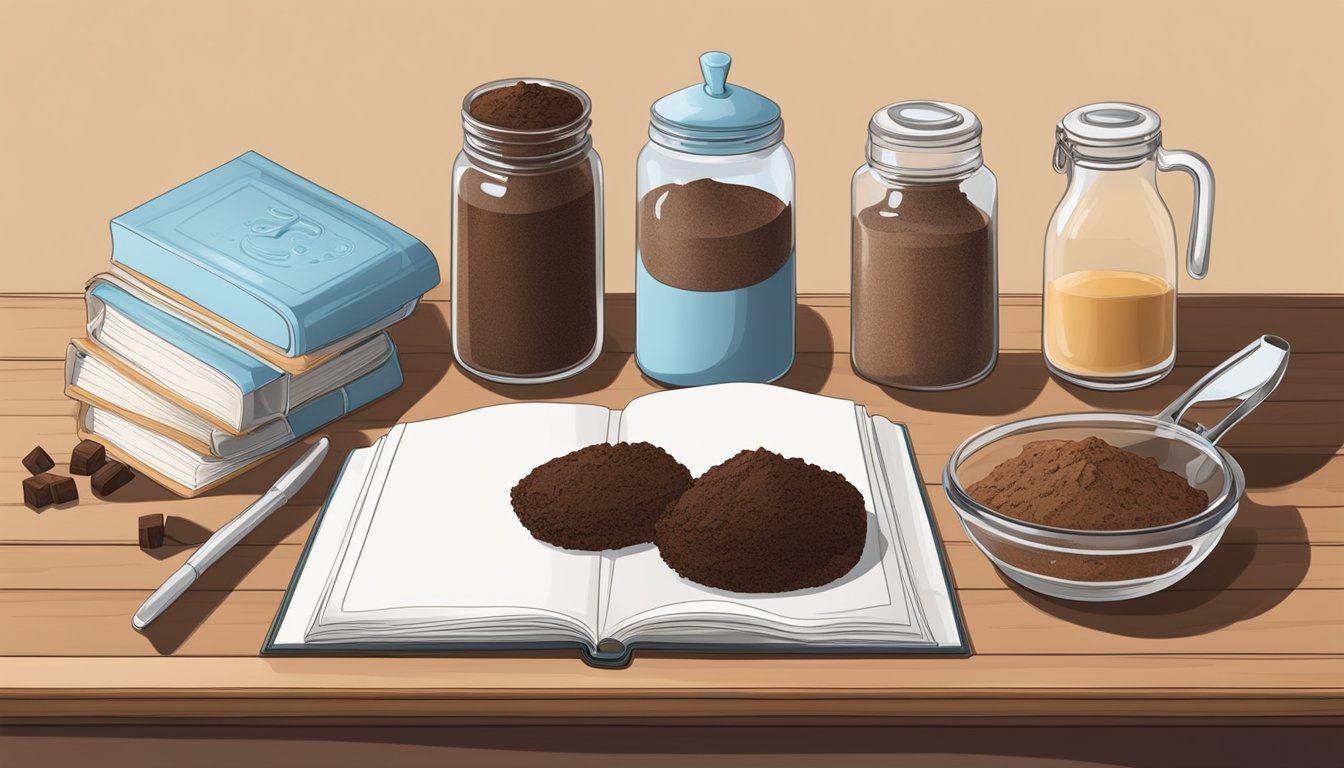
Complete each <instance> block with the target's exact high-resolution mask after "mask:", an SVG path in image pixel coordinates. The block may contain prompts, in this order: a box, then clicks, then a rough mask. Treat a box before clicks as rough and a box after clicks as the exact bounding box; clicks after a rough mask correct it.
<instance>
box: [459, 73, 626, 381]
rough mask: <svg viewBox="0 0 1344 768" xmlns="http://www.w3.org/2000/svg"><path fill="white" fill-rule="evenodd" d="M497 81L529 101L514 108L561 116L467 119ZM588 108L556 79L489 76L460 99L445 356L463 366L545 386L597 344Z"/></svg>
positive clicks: (597, 178) (586, 362)
mask: <svg viewBox="0 0 1344 768" xmlns="http://www.w3.org/2000/svg"><path fill="white" fill-rule="evenodd" d="M538 86H540V87H541V88H545V89H553V91H559V92H560V94H557V93H555V92H553V91H538V90H536V88H537V87H538ZM525 88H530V89H532V90H531V91H530V92H529V91H524V90H522V89H525ZM501 89H519V98H520V99H533V98H535V99H536V101H534V102H523V103H522V104H521V106H519V107H518V109H516V110H515V112H514V114H524V115H526V116H527V117H529V119H532V120H534V121H535V120H537V119H538V118H537V117H536V116H537V114H539V113H540V114H542V118H541V119H542V120H543V121H544V120H545V113H544V109H549V108H551V107H553V106H554V105H555V104H559V105H560V108H559V109H558V110H557V115H558V118H557V119H558V120H561V121H562V122H559V123H558V124H555V125H546V126H544V127H526V128H518V127H502V126H500V125H492V124H490V123H487V122H485V121H484V120H482V119H478V118H477V117H473V115H472V105H473V104H475V103H476V102H477V99H478V98H480V97H482V96H483V95H486V94H491V93H492V92H500V91H501ZM529 93H530V95H529ZM563 94H569V96H564V95H563ZM510 95H511V94H508V93H505V94H504V95H503V96H502V97H499V98H501V99H502V98H507V97H509V96H510ZM492 98H493V97H492ZM571 98H577V99H578V104H577V105H573V102H572V101H570V99H571ZM546 100H549V101H546ZM537 102H543V103H542V104H541V106H537ZM567 105H572V109H570V110H569V111H568V112H566V111H565V107H566V106H567ZM507 106H508V105H507V104H506V105H505V108H507ZM529 109H530V110H531V111H530V112H529ZM591 111H592V105H591V102H590V101H589V99H588V96H587V94H585V93H584V92H583V91H581V90H579V89H578V88H575V87H574V86H572V85H569V84H567V83H561V82H558V81H555V80H522V81H517V80H499V81H496V82H491V83H486V84H485V85H482V86H480V87H478V88H476V89H475V90H473V91H471V92H470V93H468V94H467V96H466V98H465V99H464V100H463V103H462V131H463V147H462V152H461V153H460V154H459V155H458V156H457V161H456V162H455V163H454V165H453V223H454V230H455V232H454V238H453V256H452V274H453V285H452V314H453V317H452V339H453V357H454V358H456V360H457V362H458V364H459V365H461V366H462V367H463V368H464V369H466V370H467V371H468V372H470V373H471V374H473V375H476V376H479V377H481V378H483V379H488V380H490V381H496V382H501V383H506V384H527V383H545V382H550V381H556V380H559V379H563V378H566V377H569V376H573V375H575V374H577V373H579V372H580V371H583V370H584V369H586V368H588V366H590V365H592V364H593V362H594V361H595V360H597V357H598V355H600V354H601V352H602V294H603V268H602V162H601V160H600V159H599V158H598V156H597V152H596V150H594V149H593V145H592V138H591V137H590V136H589V134H588V129H589V126H590V125H591V119H590V115H591ZM575 113H577V116H574V114H575Z"/></svg>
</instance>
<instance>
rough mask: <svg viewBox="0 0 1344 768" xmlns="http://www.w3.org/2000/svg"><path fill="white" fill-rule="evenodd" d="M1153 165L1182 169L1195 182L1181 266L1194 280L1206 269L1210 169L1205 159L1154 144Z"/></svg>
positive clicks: (1210, 212)
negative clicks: (1188, 237)
mask: <svg viewBox="0 0 1344 768" xmlns="http://www.w3.org/2000/svg"><path fill="white" fill-rule="evenodd" d="M1157 167H1158V170H1162V171H1185V172H1186V173H1188V174H1190V179H1191V180H1192V181H1193V182H1194V183H1195V210H1194V212H1193V213H1192V214H1191V217H1190V243H1189V246H1188V248H1187V251H1186V260H1185V269H1186V271H1187V272H1189V273H1190V276H1191V277H1193V278H1194V279H1196V280H1202V279H1204V276H1205V275H1207V274H1208V273H1209V238H1210V237H1212V235H1213V169H1212V168H1210V167H1209V164H1208V162H1207V161H1206V160H1205V159H1204V158H1202V157H1200V156H1199V155H1197V154H1195V153H1194V152H1187V151H1185V150H1183V149H1164V148H1163V147H1158V148H1157Z"/></svg>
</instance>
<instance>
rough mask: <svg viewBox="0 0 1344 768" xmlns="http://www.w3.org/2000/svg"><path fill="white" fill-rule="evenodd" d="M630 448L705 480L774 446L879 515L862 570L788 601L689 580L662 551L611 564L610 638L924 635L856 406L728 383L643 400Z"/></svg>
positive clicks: (628, 420) (628, 424) (629, 426)
mask: <svg viewBox="0 0 1344 768" xmlns="http://www.w3.org/2000/svg"><path fill="white" fill-rule="evenodd" d="M620 437H621V440H623V441H625V442H638V441H648V442H650V443H653V444H655V445H659V446H662V447H663V448H664V449H666V450H667V451H668V452H669V453H671V454H672V455H673V456H674V457H675V458H676V459H677V460H678V461H680V462H681V463H683V464H685V465H686V466H687V468H689V469H690V470H691V473H692V474H694V475H696V476H697V477H698V476H699V475H701V474H702V473H704V472H705V470H707V469H709V468H710V467H712V466H715V465H717V464H720V463H722V462H724V461H725V460H727V459H729V458H731V457H732V456H734V455H736V454H737V453H738V452H739V451H742V450H749V449H755V448H766V449H769V450H771V451H775V452H776V453H779V454H782V455H784V456H786V457H798V458H802V459H804V460H806V461H808V462H811V463H813V464H816V465H817V466H820V467H822V468H823V469H829V470H832V471H834V472H839V473H840V474H842V475H843V476H844V477H845V478H846V479H847V480H848V481H849V482H850V483H852V484H853V485H854V487H855V488H857V489H858V490H859V491H860V492H861V493H862V494H863V498H864V504H865V507H866V509H867V510H868V512H869V526H868V544H867V547H866V549H865V551H864V554H863V556H862V558H861V559H860V562H859V564H858V565H857V566H855V568H854V570H852V571H851V572H850V573H849V574H847V575H846V576H844V577H842V578H841V579H839V580H837V581H836V582H833V583H832V584H830V585H827V586H824V587H820V588H816V589H809V590H800V591H797V592H791V593H785V594H780V595H743V594H739V593H732V592H726V591H721V590H716V589H711V588H708V587H704V586H701V585H698V584H695V583H693V582H691V581H688V580H686V579H683V578H681V577H680V576H678V575H677V573H676V572H675V571H673V570H672V569H671V568H669V567H668V566H667V565H666V564H665V563H664V562H663V560H662V558H661V557H660V556H659V554H658V551H657V550H656V549H654V548H648V549H644V550H639V551H632V552H628V553H623V554H621V555H620V556H619V557H614V558H610V559H609V560H608V562H607V569H608V575H607V576H605V577H604V582H605V581H608V580H609V581H610V591H609V593H608V595H607V600H606V604H605V606H604V609H603V623H602V625H601V628H602V629H603V633H602V634H603V635H604V636H606V637H614V638H617V639H628V637H629V636H630V635H633V634H637V629H638V628H639V627H640V625H650V624H654V623H657V622H658V621H659V620H661V619H664V618H666V619H667V623H668V624H671V623H673V622H678V623H684V625H685V626H686V627H688V628H689V627H690V626H692V625H694V624H695V623H696V622H697V621H705V620H707V621H710V622H711V623H715V624H718V625H742V626H750V625H758V626H759V625H760V624H761V623H762V622H765V623H769V624H774V625H777V626H783V627H794V628H798V630H799V631H800V632H804V633H805V632H806V630H807V629H808V628H813V630H814V631H825V630H826V629H827V628H830V629H832V630H836V629H841V630H843V629H844V628H846V627H847V626H848V627H850V628H851V629H852V628H857V627H859V626H873V625H880V626H882V627H885V628H887V629H889V630H895V631H898V632H899V631H900V628H902V627H904V628H906V632H908V633H909V634H911V635H916V636H917V635H919V634H920V629H918V626H917V622H916V621H914V620H913V619H912V616H911V610H910V605H909V601H908V598H907V591H908V590H907V588H906V586H905V584H904V582H903V579H902V575H901V571H902V569H901V568H899V567H895V565H896V564H897V563H898V562H899V561H898V560H897V559H896V558H895V557H894V552H891V551H889V550H892V549H894V548H898V547H899V542H898V541H896V540H895V539H894V538H893V536H894V532H893V531H890V530H888V528H889V525H888V522H887V521H886V520H884V518H886V517H887V516H886V514H885V513H884V510H882V509H880V508H879V507H878V505H877V504H876V503H875V500H874V499H875V494H874V493H873V490H872V488H871V486H870V482H869V474H868V468H867V464H866V462H865V458H864V451H863V442H862V436H861V433H860V431H859V421H858V417H857V414H856V409H855V406H854V404H853V403H852V402H850V401H848V400H837V399H833V398H826V397H819V396H816V395H808V394H805V393H800V392H794V391H792V390H788V389H784V388H781V387H771V386H766V385H758V384H723V385H717V386H709V387H698V388H694V389H684V390H677V391H673V392H663V393H658V394H656V395H651V396H647V397H642V398H638V399H636V400H635V401H633V402H632V403H630V405H629V406H628V407H627V408H626V409H625V411H624V413H623V414H622V417H621V429H620Z"/></svg>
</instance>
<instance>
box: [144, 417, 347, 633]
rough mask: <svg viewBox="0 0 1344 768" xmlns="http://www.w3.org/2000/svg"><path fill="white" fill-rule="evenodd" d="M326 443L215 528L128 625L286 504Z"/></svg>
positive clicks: (169, 600) (149, 614)
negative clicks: (246, 506)
mask: <svg viewBox="0 0 1344 768" xmlns="http://www.w3.org/2000/svg"><path fill="white" fill-rule="evenodd" d="M328 445H329V441H328V440H327V438H326V437H323V438H322V439H321V440H318V441H317V442H316V443H314V444H313V446H312V447H311V448H309V449H308V450H307V451H305V452H304V454H303V455H302V456H300V457H299V460H298V461H296V462H294V466H292V467H290V468H289V470H288V471H287V472H285V474H283V475H281V476H280V479H279V480H276V481H275V484H274V485H272V486H271V488H270V490H268V491H266V493H264V494H262V496H261V498H259V499H257V500H256V501H255V502H253V503H252V504H251V505H249V506H248V508H247V509H244V510H243V511H242V512H239V513H238V516H237V517H235V518H233V519H232V520H230V521H229V522H227V523H225V524H224V525H223V526H222V527H221V528H220V529H219V530H218V531H215V533H214V535H213V536H211V537H210V538H209V539H207V540H206V542H205V543H204V544H202V545H201V546H200V547H199V548H198V549H197V550H196V551H195V552H194V553H193V554H192V555H191V557H189V558H187V562H186V563H184V564H183V565H182V567H181V568H178V569H177V571H176V572H174V573H173V575H172V576H169V577H168V580H167V581H165V582H164V583H163V586H161V587H159V588H158V589H156V590H154V594H152V595H150V596H149V598H148V599H146V600H145V603H144V605H141V606H140V610H138V611H136V612H135V616H134V617H132V618H131V626H133V627H135V628H136V629H137V630H141V629H144V628H145V627H147V626H149V623H150V622H151V621H153V620H155V619H157V618H158V617H159V614H161V613H163V612H164V610H165V609H167V608H168V606H170V605H172V604H173V601H174V600H176V599H177V598H179V597H181V596H182V593H183V592H186V591H187V588H188V587H190V586H191V585H192V584H194V583H195V582H196V579H199V578H200V577H201V574H202V573H204V572H205V569H206V568H209V567H210V566H211V565H213V564H214V562H215V561H216V560H218V559H219V558H221V557H223V556H224V553H225V552H228V551H229V550H230V549H233V545H235V544H237V543H238V542H239V541H242V539H243V537H244V536H246V535H247V534H249V533H251V532H252V529H253V528H256V527H257V526H258V525H259V524H260V523H261V521H263V520H265V519H266V518H267V517H270V515H271V513H272V512H274V511H275V510H277V509H279V508H281V507H283V506H285V505H286V504H288V503H289V500H290V499H292V498H294V494H296V493H298V491H299V489H301V488H303V486H304V484H305V483H307V482H308V478H310V477H312V476H313V473H314V472H316V471H317V468H318V466H319V465H321V464H322V459H324V458H326V455H327V446H328Z"/></svg>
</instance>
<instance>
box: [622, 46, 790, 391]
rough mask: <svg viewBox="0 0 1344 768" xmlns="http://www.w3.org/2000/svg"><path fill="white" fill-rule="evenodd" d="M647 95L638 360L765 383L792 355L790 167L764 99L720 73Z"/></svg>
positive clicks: (683, 379) (656, 372)
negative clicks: (654, 96) (660, 95)
mask: <svg viewBox="0 0 1344 768" xmlns="http://www.w3.org/2000/svg"><path fill="white" fill-rule="evenodd" d="M731 63H732V60H731V58H730V57H729V56H728V55H727V54H726V53H720V52H717V51H716V52H710V53H706V54H704V55H703V56H701V57H700V68H701V72H702V74H703V76H704V83H703V84H697V85H693V86H690V87H688V88H684V89H682V90H680V91H677V92H675V93H672V94H669V95H667V96H664V97H663V98H661V99H659V100H658V101H656V102H654V104H653V107H652V109H651V117H650V121H649V143H648V144H646V145H645V147H644V150H643V151H642V152H641V153H640V155H639V161H638V178H637V201H638V202H637V205H638V209H639V211H638V220H637V231H638V236H637V240H638V251H637V255H636V265H635V270H636V278H635V288H636V302H635V307H636V323H635V358H636V361H637V362H638V363H639V367H640V369H641V370H643V371H644V373H645V374H647V375H648V376H649V377H651V378H653V379H657V380H658V381H661V382H664V383H667V384H673V385H678V386H692V385H700V384H714V383H719V382H726V381H756V382H766V381H773V380H774V379H777V378H779V377H780V376H783V375H784V373H785V372H787V371H788V370H789V367H790V366H791V365H792V364H793V350H794V304H795V301H796V289H795V278H794V273H795V267H794V173H793V157H792V156H791V155H790V154H789V150H788V148H786V147H785V146H784V142H783V140H784V122H783V120H782V118H781V117H780V110H779V106H778V105H777V104H775V103H774V102H773V101H771V100H770V99H767V98H766V97H764V96H762V95H760V94H758V93H756V92H754V91H751V90H749V89H747V88H743V87H742V86H740V85H735V84H732V85H730V84H729V83H728V82H727V79H728V69H729V66H730V65H731Z"/></svg>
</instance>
